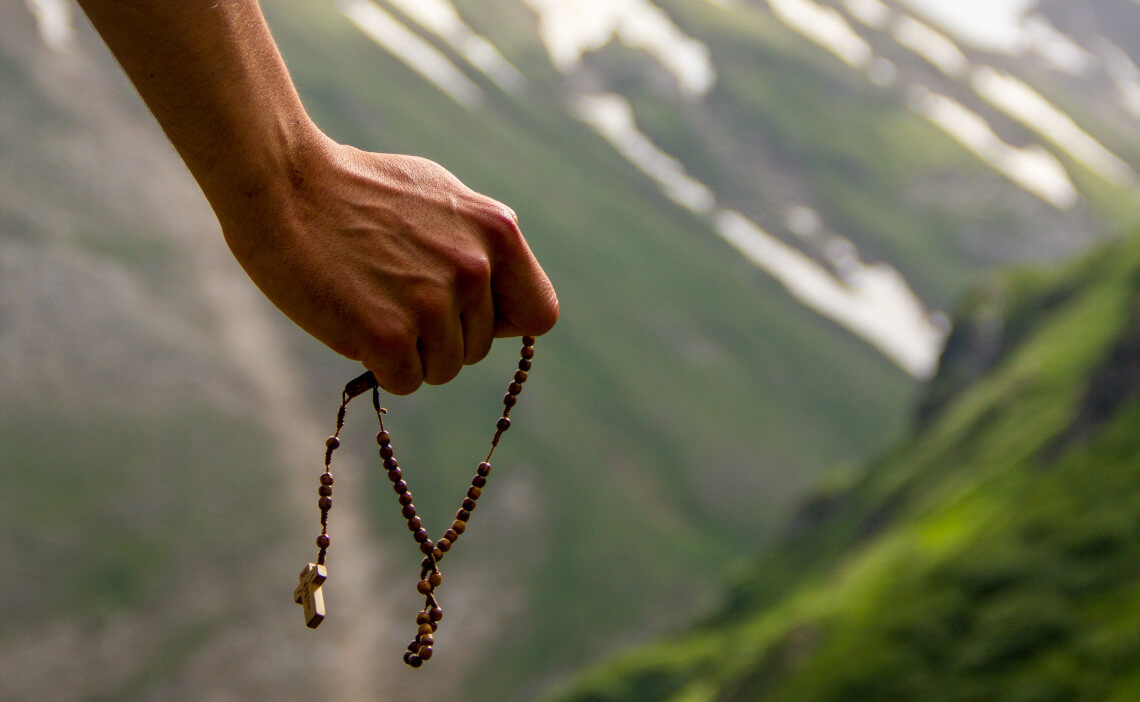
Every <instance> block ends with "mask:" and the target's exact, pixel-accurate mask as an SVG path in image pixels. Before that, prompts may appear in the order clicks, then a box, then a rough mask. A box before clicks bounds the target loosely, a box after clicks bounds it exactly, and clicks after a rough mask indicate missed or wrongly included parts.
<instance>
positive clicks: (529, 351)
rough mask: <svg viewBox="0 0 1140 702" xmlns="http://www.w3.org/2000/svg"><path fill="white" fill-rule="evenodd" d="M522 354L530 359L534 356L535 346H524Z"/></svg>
mask: <svg viewBox="0 0 1140 702" xmlns="http://www.w3.org/2000/svg"><path fill="white" fill-rule="evenodd" d="M520 355H521V356H522V357H523V358H524V359H526V360H528V361H529V360H530V359H532V358H534V347H533V346H524V347H523V349H522V352H521V354H520Z"/></svg>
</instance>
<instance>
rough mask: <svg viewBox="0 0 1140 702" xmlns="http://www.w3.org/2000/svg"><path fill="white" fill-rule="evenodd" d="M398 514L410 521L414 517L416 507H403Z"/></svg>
mask: <svg viewBox="0 0 1140 702" xmlns="http://www.w3.org/2000/svg"><path fill="white" fill-rule="evenodd" d="M405 494H407V493H405ZM400 514H402V515H404V519H411V518H412V517H414V516H416V506H415V505H404V508H403V509H402V510H400Z"/></svg>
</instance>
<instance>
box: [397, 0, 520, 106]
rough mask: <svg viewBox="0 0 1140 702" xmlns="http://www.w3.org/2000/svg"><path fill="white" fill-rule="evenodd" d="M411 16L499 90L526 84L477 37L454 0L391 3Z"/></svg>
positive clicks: (512, 88) (484, 40)
mask: <svg viewBox="0 0 1140 702" xmlns="http://www.w3.org/2000/svg"><path fill="white" fill-rule="evenodd" d="M390 2H391V3H392V4H393V5H395V6H396V7H397V8H399V9H400V10H401V11H402V12H403V13H404V14H406V15H407V16H408V17H411V18H412V19H413V20H415V21H416V22H418V23H419V24H420V25H421V26H422V27H424V28H425V29H427V30H429V31H431V32H433V33H435V34H437V35H438V36H439V37H440V38H442V39H443V40H444V41H446V42H447V43H448V44H450V45H451V47H452V48H453V49H455V50H456V51H458V52H459V53H460V54H461V55H462V56H463V58H465V59H467V61H468V62H469V63H470V64H471V65H472V66H475V67H476V68H478V69H479V70H480V71H482V72H483V74H484V75H486V76H487V77H488V78H490V79H491V80H492V81H494V82H495V84H496V85H498V86H499V87H500V88H502V89H503V90H505V91H507V92H513V91H515V90H517V89H518V88H520V87H522V85H523V84H524V83H525V80H524V79H523V76H522V74H521V73H519V71H518V69H516V68H515V67H514V66H513V65H511V63H510V62H509V61H507V60H506V59H505V58H503V55H502V54H501V53H499V50H498V49H496V48H495V46H494V45H493V44H492V43H491V42H489V41H487V39H486V38H484V37H482V36H480V35H479V34H476V33H475V31H474V30H472V29H471V27H469V26H468V25H467V23H466V22H464V21H463V19H462V18H461V17H460V16H459V13H458V12H456V10H455V6H454V5H452V4H451V0H390Z"/></svg>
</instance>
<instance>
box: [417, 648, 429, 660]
mask: <svg viewBox="0 0 1140 702" xmlns="http://www.w3.org/2000/svg"><path fill="white" fill-rule="evenodd" d="M431 654H432V650H431V646H420V658H422V659H423V660H425V661H426V660H427V659H429V658H431Z"/></svg>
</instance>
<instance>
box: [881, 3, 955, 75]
mask: <svg viewBox="0 0 1140 702" xmlns="http://www.w3.org/2000/svg"><path fill="white" fill-rule="evenodd" d="M891 36H892V37H894V39H895V41H897V42H898V43H899V45H900V46H902V47H903V48H906V49H909V50H911V51H912V52H914V53H915V54H917V55H918V56H919V57H920V58H923V59H925V60H926V61H927V62H929V63H930V64H931V65H932V66H934V67H935V68H937V69H938V70H940V71H942V72H943V73H945V74H946V75H947V76H949V77H951V78H957V77H958V76H960V75H962V74H963V73H965V72H966V68H968V67H969V64H970V62H969V60H967V59H966V55H965V54H963V53H962V52H961V50H959V49H958V47H957V45H955V44H954V42H953V41H951V40H950V39H949V38H947V37H946V36H945V35H944V34H940V33H939V32H937V31H935V30H934V29H932V28H931V27H929V26H928V25H925V24H923V23H922V22H919V21H918V20H916V19H914V18H913V17H908V16H906V15H903V16H901V17H899V18H898V20H896V21H895V23H894V24H893V25H892V26H891Z"/></svg>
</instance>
